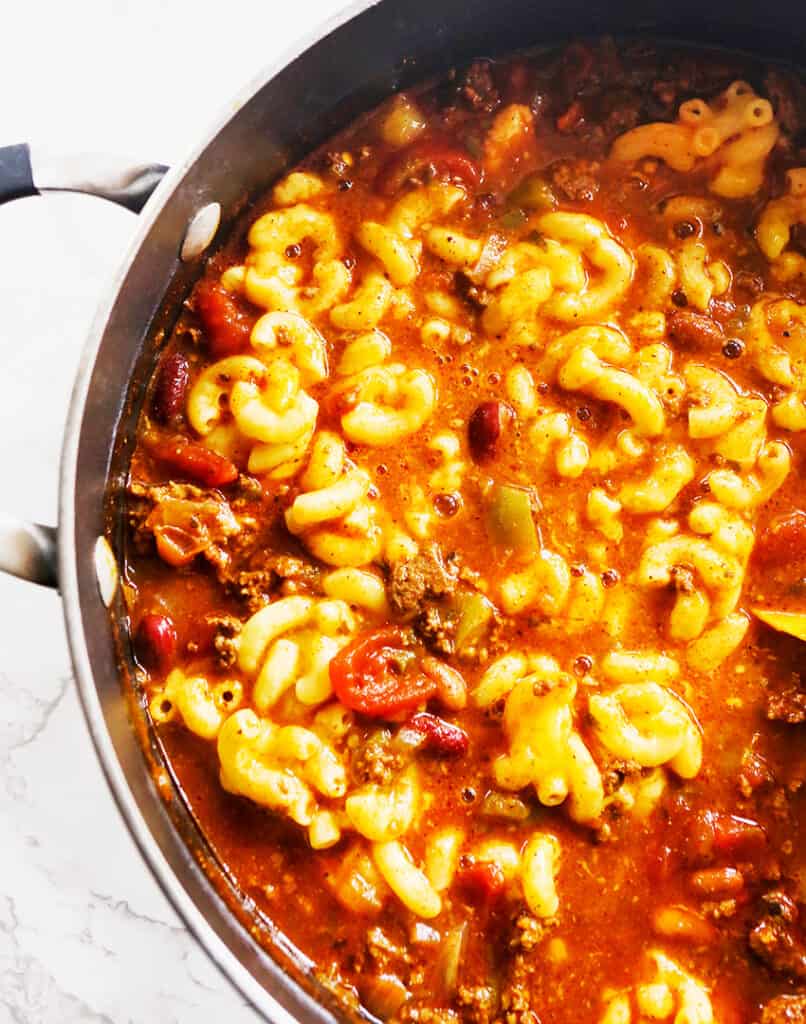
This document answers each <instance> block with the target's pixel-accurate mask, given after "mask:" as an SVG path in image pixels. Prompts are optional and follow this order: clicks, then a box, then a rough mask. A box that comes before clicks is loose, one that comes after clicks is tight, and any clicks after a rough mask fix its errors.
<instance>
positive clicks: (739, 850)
mask: <svg viewBox="0 0 806 1024" xmlns="http://www.w3.org/2000/svg"><path fill="white" fill-rule="evenodd" d="M766 841H767V834H766V832H765V831H764V829H763V828H762V826H761V825H759V823H758V822H757V821H753V820H752V819H750V818H740V817H738V815H735V814H724V813H721V812H718V811H700V812H698V813H697V814H695V815H694V816H693V818H692V820H691V822H690V824H689V828H688V833H687V835H686V840H685V853H686V860H687V861H688V863H689V864H691V865H696V864H707V863H708V862H709V861H711V860H713V859H714V858H716V857H719V856H727V857H730V856H740V857H752V856H754V855H756V854H758V853H760V852H761V850H762V849H763V848H764V846H765V844H766Z"/></svg>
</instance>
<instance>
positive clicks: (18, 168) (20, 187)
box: [0, 143, 39, 205]
mask: <svg viewBox="0 0 806 1024" xmlns="http://www.w3.org/2000/svg"><path fill="white" fill-rule="evenodd" d="M38 195H39V189H38V188H37V187H36V185H34V175H33V171H32V169H31V150H30V149H29V148H28V146H27V145H26V144H25V143H21V144H20V145H18V146H0V205H2V204H3V203H9V202H11V200H12V199H24V198H25V197H26V196H38Z"/></svg>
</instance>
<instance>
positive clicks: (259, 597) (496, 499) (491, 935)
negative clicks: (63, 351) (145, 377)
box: [122, 41, 806, 1024]
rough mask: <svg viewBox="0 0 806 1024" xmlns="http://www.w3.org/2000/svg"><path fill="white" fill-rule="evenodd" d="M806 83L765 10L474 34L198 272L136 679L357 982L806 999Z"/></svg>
mask: <svg viewBox="0 0 806 1024" xmlns="http://www.w3.org/2000/svg"><path fill="white" fill-rule="evenodd" d="M750 83H752V84H750ZM804 104H806V91H804V90H803V87H802V86H801V85H799V84H798V83H797V82H796V81H795V79H793V78H791V77H790V76H788V75H787V73H785V72H783V71H781V70H780V69H779V70H775V71H773V72H771V73H770V74H769V75H768V76H766V77H765V76H764V74H763V73H762V72H761V71H759V69H758V68H754V67H752V66H749V65H748V64H747V63H746V62H744V61H743V60H735V59H733V58H732V57H730V55H726V54H723V53H720V54H716V55H715V54H709V55H705V56H703V55H696V54H691V53H686V52H682V51H677V50H675V51H671V52H669V53H666V52H659V51H657V50H655V49H653V48H647V44H644V43H642V44H640V45H639V44H637V43H624V44H619V45H618V46H617V45H616V44H613V43H612V42H609V41H604V42H600V43H596V44H587V43H585V44H583V43H576V44H572V45H571V46H570V47H569V48H568V49H567V50H565V51H563V53H561V54H554V55H548V54H545V53H544V54H541V55H531V56H530V55H521V56H518V57H517V58H513V59H512V60H510V61H502V62H496V63H491V62H487V61H479V62H475V63H474V64H473V65H472V66H471V67H470V68H466V69H458V70H456V71H455V72H454V73H453V74H452V75H451V76H449V77H448V78H447V79H445V80H443V81H441V83H430V84H426V85H423V86H421V87H415V88H413V89H411V90H407V91H405V92H401V93H399V94H398V95H396V96H394V97H392V98H390V99H389V100H388V101H387V102H386V103H385V104H383V105H382V106H381V107H380V108H378V110H376V111H374V112H372V113H370V114H369V115H368V116H367V117H365V118H363V119H362V120H360V121H358V122H356V123H355V124H354V125H352V126H351V127H348V128H347V129H346V130H345V131H344V132H342V133H341V134H340V135H338V136H336V137H335V138H334V139H331V140H330V141H329V142H327V143H326V144H325V146H323V147H322V148H320V149H319V150H317V151H316V152H315V153H314V154H311V155H310V156H309V157H308V158H306V159H305V160H304V161H303V162H302V163H301V164H300V165H299V166H297V167H294V168H291V169H290V170H289V173H287V174H286V176H285V177H283V178H281V179H280V180H278V181H276V182H274V183H267V184H269V185H271V186H272V187H271V188H270V189H269V191H268V192H267V194H266V196H265V197H264V198H263V199H260V200H258V201H257V203H255V204H254V205H253V206H252V207H250V208H249V209H248V210H247V212H246V213H245V215H244V222H243V229H242V230H241V229H240V228H236V229H235V230H234V231H233V232H232V237H231V238H230V240H229V241H227V242H226V243H225V244H224V245H223V247H222V249H221V250H220V252H218V253H217V254H215V255H214V256H213V257H212V258H211V259H210V262H209V265H208V266H207V268H206V270H205V272H204V276H203V279H202V280H201V281H200V282H199V284H198V285H197V286H196V287H195V289H194V290H193V291H192V292H191V294H190V296H189V298H188V300H187V302H186V306H185V308H184V311H183V313H182V316H181V317H180V319H179V322H178V323H177V325H176V328H175V330H174V332H173V334H172V335H171V337H170V339H169V341H168V343H167V348H166V351H165V354H164V355H162V356H161V357H160V363H159V367H158V369H157V372H156V375H155V378H154V382H153V384H152V385H151V391H150V393H149V394H148V396H147V400H146V403H145V406H144V409H143V412H142V417H141V422H140V425H139V428H138V433H137V439H136V440H137V443H136V449H135V452H134V456H133V458H132V462H131V476H130V481H129V487H128V496H127V507H126V516H127V521H128V530H127V538H128V540H127V559H128V564H127V575H126V577H125V585H124V587H123V592H124V598H125V600H126V601H127V602H128V612H129V615H130V619H131V623H132V627H133V629H132V635H133V641H134V648H133V650H134V654H135V658H136V664H135V684H136V689H137V696H138V701H139V707H141V708H142V709H144V714H145V715H146V717H147V719H148V722H149V723H150V726H151V727H153V728H154V729H155V730H156V737H157V742H155V743H154V744H153V746H152V751H156V752H160V751H162V750H164V751H165V752H166V756H167V759H168V761H169V762H170V764H171V766H172V771H173V776H171V777H172V778H175V779H176V780H177V781H178V784H179V785H180V786H181V793H180V792H179V791H177V800H179V799H181V800H185V801H187V802H188V803H189V804H190V806H191V809H192V812H193V814H194V815H195V818H196V821H197V822H198V823H199V825H200V827H201V829H202V831H203V832H204V833H205V834H206V836H207V839H208V840H209V849H210V850H211V851H214V853H215V855H216V856H218V857H220V859H221V861H222V863H223V864H224V865H225V866H226V869H227V872H228V873H227V878H229V879H231V881H232V885H233V890H232V892H231V893H230V894H229V898H230V899H231V900H234V899H236V898H237V896H236V892H237V894H238V896H243V897H244V898H245V899H248V900H249V901H251V902H250V904H249V906H250V907H252V908H256V909H257V910H258V911H259V912H260V913H261V914H262V915H264V918H266V919H270V920H271V921H272V922H273V923H274V924H275V925H276V926H277V928H278V929H279V930H281V931H282V932H283V933H285V934H286V935H287V937H288V939H289V941H290V942H292V943H295V944H296V945H298V946H299V947H300V949H301V950H302V952H303V953H304V954H305V955H306V956H307V957H309V958H310V961H311V963H312V965H313V968H312V973H311V984H312V985H318V984H320V983H321V984H324V985H326V986H327V988H328V989H329V991H330V992H331V993H335V998H337V999H338V1000H341V1002H342V1003H343V1004H344V1006H345V1007H347V1008H348V1009H346V1010H345V1019H348V1018H349V1019H352V1017H351V1014H353V1013H358V1012H359V1009H358V1008H359V1005H363V1007H364V1010H365V1011H366V1013H367V1014H368V1015H372V1019H376V1018H383V1019H387V1020H390V1021H393V1022H395V1024H415V1022H416V1024H539V1022H540V1021H543V1022H544V1024H548V1022H551V1024H650V1022H656V1024H714V1022H718V1024H802V1022H803V1020H804V1019H806V1018H804V1014H806V997H804V995H803V993H802V987H803V984H804V980H806V967H805V966H804V964H806V939H804V933H803V921H804V920H806V918H804V917H803V916H801V917H800V919H799V915H804V914H806V905H804V896H803V892H804V890H803V879H804V877H806V862H805V861H804V844H803V842H802V837H803V832H804V825H803V807H804V803H803V792H804V790H803V780H804V772H803V763H804V762H803V752H802V741H803V735H802V729H803V728H804V724H803V723H804V722H806V691H804V686H803V682H802V679H803V647H802V644H803V643H804V642H805V641H806V582H805V581H806V490H804V483H803V458H804V451H803V444H804V441H803V438H804V436H806V249H804V237H805V236H804V229H805V228H806V168H804V167H803V166H801V164H802V163H803V145H802V144H803V133H802V127H803V125H806V106H804ZM799 126H800V128H799ZM799 131H800V135H799ZM122 447H125V446H122ZM124 653H125V652H124ZM155 756H156V755H155ZM165 777H166V778H168V776H165ZM166 786H167V784H166ZM266 933H267V930H266V929H265V928H263V927H261V928H256V929H255V936H256V938H258V939H259V940H260V939H261V937H262V936H264V934H266ZM272 934H274V933H272ZM781 1000H783V1002H781ZM367 1019H370V1016H367Z"/></svg>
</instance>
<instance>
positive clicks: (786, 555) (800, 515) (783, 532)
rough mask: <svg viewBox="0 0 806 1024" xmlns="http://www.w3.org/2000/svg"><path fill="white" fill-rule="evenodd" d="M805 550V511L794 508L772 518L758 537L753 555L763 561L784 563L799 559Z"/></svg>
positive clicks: (777, 563)
mask: <svg viewBox="0 0 806 1024" xmlns="http://www.w3.org/2000/svg"><path fill="white" fill-rule="evenodd" d="M804 552H806V512H801V510H800V509H795V510H794V511H793V512H790V513H789V515H786V516H779V517H778V519H773V521H772V522H771V523H770V525H769V526H768V527H767V529H766V530H764V531H763V533H762V534H761V536H760V537H759V538H758V544H757V545H756V551H755V555H756V558H757V559H760V560H761V561H763V562H764V563H767V562H772V563H773V564H775V565H785V564H786V563H788V562H792V561H800V560H802V559H803V556H804Z"/></svg>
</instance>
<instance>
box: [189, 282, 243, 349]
mask: <svg viewBox="0 0 806 1024" xmlns="http://www.w3.org/2000/svg"><path fill="white" fill-rule="evenodd" d="M195 303H196V312H197V313H198V314H199V318H200V319H201V322H202V324H203V326H204V333H205V336H206V338H207V347H208V349H209V352H210V355H211V356H212V357H213V358H214V359H222V358H223V357H224V356H232V355H237V354H238V353H239V352H244V351H245V350H246V349H247V347H248V345H249V337H250V335H251V333H252V328H253V327H254V325H255V318H254V317H253V316H250V315H249V313H247V312H246V311H245V310H244V309H242V307H241V305H240V304H239V302H238V300H237V299H236V298H235V296H234V295H232V294H231V293H230V292H228V291H227V289H226V288H224V287H223V286H222V285H220V284H217V283H216V282H214V281H203V282H202V283H201V284H200V285H199V287H198V288H197V290H196V295H195Z"/></svg>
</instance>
